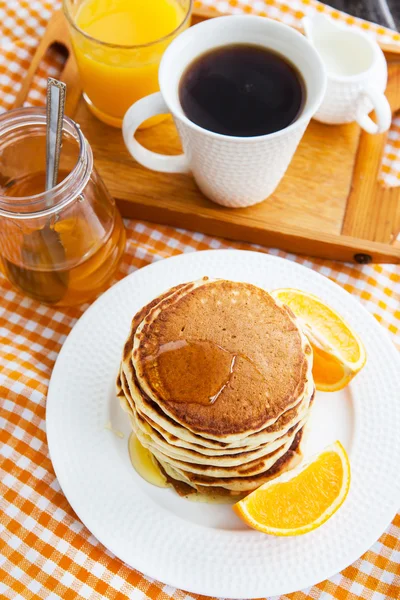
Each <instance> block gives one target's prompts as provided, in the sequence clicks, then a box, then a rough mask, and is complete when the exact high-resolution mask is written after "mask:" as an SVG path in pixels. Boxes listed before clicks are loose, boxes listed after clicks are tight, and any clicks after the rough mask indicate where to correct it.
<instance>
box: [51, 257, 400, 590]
mask: <svg viewBox="0 0 400 600" xmlns="http://www.w3.org/2000/svg"><path fill="white" fill-rule="evenodd" d="M238 252H239V253H241V254H247V255H258V256H260V257H261V256H262V257H263V259H265V260H266V261H272V262H276V263H279V262H284V263H288V262H289V263H290V264H291V265H292V267H293V268H294V269H299V270H301V271H303V272H307V273H308V274H309V275H310V276H311V278H313V277H316V278H317V279H319V278H322V279H323V280H324V282H325V285H328V286H330V287H332V288H335V289H337V288H338V289H340V290H341V293H343V294H345V295H346V297H347V298H348V299H350V302H351V303H355V304H357V308H358V309H361V311H362V313H363V314H364V317H366V318H368V319H369V320H370V322H371V323H373V324H374V327H375V328H376V331H379V336H380V337H382V338H383V339H385V343H386V344H389V345H390V347H391V348H392V350H394V355H396V356H397V361H398V364H399V367H400V357H399V356H398V354H397V349H396V347H395V346H394V344H393V342H392V340H391V339H390V336H389V334H388V332H387V331H386V330H385V329H384V328H383V327H382V326H381V325H380V324H379V323H378V321H376V319H375V318H374V317H373V315H372V314H371V313H370V312H369V311H368V310H367V309H366V308H365V307H364V306H363V305H362V304H361V302H359V300H358V299H357V298H356V297H354V296H352V294H350V293H349V292H347V290H345V289H344V288H343V287H342V286H340V285H339V284H337V283H335V282H334V281H332V280H331V279H329V278H328V277H326V276H324V275H323V274H321V273H318V272H317V271H314V270H313V269H309V268H308V267H307V266H304V265H302V264H299V263H297V262H294V261H292V260H290V259H286V258H282V257H279V256H275V255H271V254H267V253H264V252H262V251H252V250H240V249H210V250H201V251H197V252H188V253H182V254H178V255H175V256H171V257H168V258H165V259H160V260H156V261H154V262H153V263H150V264H148V265H145V266H144V267H141V268H139V269H135V270H134V271H133V272H132V273H130V274H128V275H127V276H126V277H124V278H123V279H121V280H120V281H118V282H116V283H115V284H114V285H113V286H112V287H111V288H109V289H108V290H107V291H106V292H104V293H103V294H102V295H101V296H100V297H99V298H97V300H95V302H93V304H91V305H90V306H89V307H88V308H87V309H86V310H85V312H84V313H83V314H82V315H81V317H80V318H79V319H78V320H77V321H76V323H75V324H74V326H73V328H72V329H71V331H70V332H69V334H68V336H67V338H66V339H65V341H64V343H63V345H62V347H61V349H60V351H59V353H58V356H57V359H56V362H55V364H54V367H53V371H52V374H51V378H50V382H49V387H48V394H47V401H46V435H47V443H48V449H49V455H50V459H51V462H52V466H53V469H54V471H55V474H56V478H57V480H58V483H59V485H60V487H61V490H62V492H63V494H64V495H65V497H66V499H67V501H68V503H69V504H70V506H71V507H72V509H73V511H74V512H75V513H76V515H77V516H78V518H79V519H80V521H81V522H82V523H83V524H84V526H85V527H86V528H87V529H88V531H90V532H91V533H92V534H93V535H94V537H96V539H97V540H98V541H99V542H100V543H101V544H102V545H103V546H104V547H105V548H106V549H108V550H110V551H111V552H112V553H113V554H114V555H115V556H116V557H117V558H118V559H119V560H121V561H123V562H124V563H125V564H126V565H128V566H129V567H130V568H133V569H136V570H138V571H140V572H141V573H142V574H143V575H145V576H146V577H150V578H155V579H158V580H159V581H160V582H162V584H166V585H169V586H171V587H176V588H178V589H182V590H184V591H187V592H189V593H195V594H205V595H209V596H217V597H224V598H232V599H234V598H238V597H239V596H238V595H237V594H236V595H234V594H232V590H231V589H230V590H228V589H226V590H223V589H221V588H220V587H219V589H218V590H216V589H214V586H212V585H211V586H209V587H208V588H206V589H203V590H199V588H198V586H196V585H194V586H191V585H190V581H185V583H184V585H182V584H181V583H179V582H177V581H176V578H175V580H174V578H172V579H169V577H168V576H164V575H163V576H162V577H161V578H160V577H159V576H158V575H157V574H151V573H150V572H149V571H148V569H147V568H146V567H143V566H141V565H140V566H133V565H131V564H130V563H129V562H128V561H127V559H126V557H125V558H124V557H123V556H121V554H122V555H123V554H124V552H122V553H121V552H120V551H119V549H115V548H114V547H113V544H110V543H109V542H107V543H105V542H104V541H103V539H102V538H103V536H102V533H101V526H100V525H99V528H97V526H93V524H91V525H90V526H88V525H87V524H86V523H87V519H86V518H85V519H84V518H82V516H81V510H80V507H78V506H76V505H75V501H74V499H73V500H72V501H71V499H70V494H69V493H68V494H67V493H66V492H65V491H64V490H65V489H66V488H68V483H67V482H66V481H65V479H64V476H63V475H62V474H61V473H60V469H59V466H60V465H59V464H55V463H54V462H53V451H52V449H51V446H53V443H54V442H53V441H52V439H53V434H52V433H50V432H51V429H52V428H51V426H50V427H48V423H49V422H50V419H51V417H49V416H48V415H49V414H50V413H51V410H52V409H51V406H52V402H51V401H50V403H49V398H50V397H51V396H52V388H53V387H54V386H55V384H54V381H55V378H53V375H54V373H56V375H57V370H58V368H60V366H58V368H57V363H59V364H61V362H62V360H63V356H64V354H65V353H67V352H68V350H69V346H70V344H73V343H74V341H75V337H76V336H79V334H80V330H81V329H82V328H83V327H84V326H85V323H86V320H87V319H89V318H90V317H91V315H92V314H93V312H95V311H96V310H98V307H99V306H100V305H101V304H102V303H103V302H106V300H105V297H106V296H107V295H108V294H109V293H110V292H111V291H112V290H114V288H117V287H118V288H120V287H123V286H124V285H126V280H127V279H134V278H135V277H136V276H137V275H138V274H139V273H141V272H142V271H144V270H152V269H156V270H157V269H159V268H160V266H159V265H160V264H162V263H163V262H165V261H169V262H172V261H173V262H180V261H182V260H183V261H190V259H191V258H193V256H195V255H198V254H205V253H206V254H217V253H218V254H220V253H224V254H226V255H227V254H234V253H238ZM49 407H50V411H49ZM53 449H54V446H53ZM56 462H57V461H56ZM397 511H398V506H396V507H395V508H393V514H392V516H391V517H390V518H388V522H387V524H386V525H385V529H383V530H382V531H381V533H383V532H384V531H385V530H386V529H387V527H388V526H389V525H390V523H391V521H392V519H393V517H394V516H395V515H396V513H397ZM89 520H90V519H89ZM191 526H193V527H201V526H200V525H196V524H194V523H193V524H191ZM99 529H100V531H99ZM98 533H100V535H98ZM222 533H225V532H222ZM226 533H228V532H226ZM374 541H376V540H374ZM370 546H371V544H369V545H368V547H367V548H365V549H364V550H363V551H362V552H361V553H360V554H359V556H357V557H355V558H353V559H352V560H351V562H349V561H348V559H347V558H344V559H343V560H342V561H339V560H337V566H338V568H337V570H336V571H335V573H338V572H340V571H342V570H343V569H344V568H346V567H347V566H349V564H352V562H354V561H355V560H357V559H358V558H359V557H360V556H362V554H363V553H364V552H365V551H367V550H368V549H369V548H370ZM335 573H332V572H331V569H329V568H326V569H325V570H323V569H321V571H320V573H319V577H318V579H316V580H314V581H313V582H311V583H310V578H309V577H308V576H307V575H306V576H305V577H304V580H303V581H299V583H298V584H296V586H295V587H288V588H286V589H285V590H284V591H279V592H276V591H274V592H273V594H272V595H276V594H289V593H293V592H295V591H299V590H301V589H304V588H306V587H309V586H310V585H316V584H318V583H320V582H321V581H324V580H325V579H328V578H329V577H332V576H333V575H334V574H335ZM218 586H219V584H218ZM218 586H217V587H218ZM259 592H260V594H261V595H265V593H264V592H263V591H262V590H259ZM256 595H259V594H255V593H254V592H251V594H250V595H246V594H240V597H241V598H254V597H255V596H256ZM268 595H269V596H270V595H271V593H270V592H269V593H268Z"/></svg>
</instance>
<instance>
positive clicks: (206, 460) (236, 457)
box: [131, 413, 306, 467]
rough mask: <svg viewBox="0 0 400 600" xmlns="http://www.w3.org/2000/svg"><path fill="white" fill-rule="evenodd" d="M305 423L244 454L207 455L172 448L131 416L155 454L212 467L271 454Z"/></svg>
mask: <svg viewBox="0 0 400 600" xmlns="http://www.w3.org/2000/svg"><path fill="white" fill-rule="evenodd" d="M305 421H306V419H304V420H303V421H300V422H299V423H297V424H296V426H295V427H293V428H292V429H291V430H289V431H288V432H287V433H285V434H283V435H282V436H281V437H279V438H277V439H276V440H275V441H274V442H271V443H269V444H265V445H264V446H260V447H258V448H255V449H250V450H249V449H246V450H244V451H242V452H237V453H235V454H226V453H225V454H214V455H205V454H202V453H201V452H196V451H193V450H188V449H185V448H176V447H173V446H170V445H169V444H167V443H166V442H165V441H163V440H162V438H161V439H160V437H157V435H155V432H154V431H153V430H152V429H151V427H149V426H148V425H147V430H145V424H144V423H142V424H139V418H138V417H137V416H136V415H134V414H133V413H132V414H131V424H132V428H133V430H134V432H135V433H136V435H137V437H138V439H139V441H140V443H141V444H142V445H143V446H145V447H146V448H148V449H149V450H150V451H152V452H153V450H154V451H157V452H160V453H161V454H164V455H166V456H168V457H169V458H171V459H176V460H178V461H184V462H189V463H193V464H195V465H196V464H198V465H211V466H215V467H217V466H222V467H233V466H240V465H243V464H246V463H249V462H251V461H253V460H256V459H258V458H262V457H264V456H266V455H268V454H271V453H272V452H273V451H274V450H276V449H278V448H280V447H281V446H283V445H284V444H286V443H287V442H288V441H293V439H294V436H295V433H296V432H297V431H298V430H299V429H300V428H301V427H303V426H304V425H305ZM153 453H154V452H153Z"/></svg>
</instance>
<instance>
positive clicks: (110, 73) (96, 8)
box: [63, 0, 192, 127]
mask: <svg viewBox="0 0 400 600" xmlns="http://www.w3.org/2000/svg"><path fill="white" fill-rule="evenodd" d="M63 5H64V12H65V15H66V17H67V20H68V23H69V27H70V32H71V38H72V44H73V47H74V51H75V55H76V59H77V62H78V67H79V72H80V76H81V82H82V87H83V92H84V98H85V100H86V102H87V104H88V106H89V108H90V110H91V111H92V112H93V113H94V114H95V115H96V116H97V117H98V118H99V119H101V120H102V121H104V122H105V123H108V124H109V125H113V126H115V127H121V126H122V119H123V116H124V114H125V112H126V111H127V109H128V108H129V107H130V106H131V105H132V104H133V103H134V102H136V101H137V100H139V99H140V98H142V97H144V96H147V95H148V94H151V93H153V92H156V91H158V90H159V86H158V66H159V64H160V60H161V56H162V54H163V52H164V50H165V49H166V48H167V46H168V45H169V44H170V43H171V42H172V40H173V39H174V38H175V37H176V36H177V35H178V34H179V33H181V32H182V31H183V30H184V29H186V28H187V27H188V26H189V24H190V16H191V10H192V0H63ZM150 121H153V123H154V120H150ZM148 124H150V125H151V124H152V123H148Z"/></svg>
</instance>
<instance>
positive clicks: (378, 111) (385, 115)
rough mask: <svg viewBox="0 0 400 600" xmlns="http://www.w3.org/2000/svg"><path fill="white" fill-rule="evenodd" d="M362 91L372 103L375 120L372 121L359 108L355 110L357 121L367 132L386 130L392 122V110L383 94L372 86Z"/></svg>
mask: <svg viewBox="0 0 400 600" xmlns="http://www.w3.org/2000/svg"><path fill="white" fill-rule="evenodd" d="M362 93H363V95H365V96H367V98H368V99H369V100H370V101H371V102H372V104H373V105H374V110H375V115H376V121H377V122H376V123H374V121H373V120H372V119H371V117H369V116H368V115H366V114H365V113H364V112H362V109H361V108H360V109H359V110H358V111H357V117H356V120H357V123H358V124H359V125H360V127H362V128H363V129H364V130H365V131H366V132H367V133H383V132H384V131H387V130H388V129H389V127H390V124H391V122H392V110H391V108H390V104H389V102H388V99H387V98H386V96H385V94H384V93H383V92H380V91H378V90H377V89H376V88H373V87H368V88H366V89H365V90H363V92H362Z"/></svg>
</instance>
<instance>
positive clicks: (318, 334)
mask: <svg viewBox="0 0 400 600" xmlns="http://www.w3.org/2000/svg"><path fill="white" fill-rule="evenodd" d="M271 294H272V296H273V297H274V298H275V299H276V300H279V301H280V302H282V303H283V304H286V305H287V306H288V307H289V308H290V309H291V310H292V311H293V312H294V314H295V315H296V317H298V318H299V321H300V324H301V325H302V327H303V330H304V333H305V334H306V335H307V337H308V339H309V341H310V343H311V346H312V348H313V351H314V364H313V377H314V382H315V386H316V388H317V390H320V391H322V392H335V391H337V390H341V389H342V388H344V387H345V386H346V385H347V384H348V383H349V382H350V381H351V380H352V379H353V377H354V376H355V375H356V374H357V373H358V372H359V371H360V370H361V369H362V367H363V366H364V365H365V361H366V354H365V348H364V346H363V344H362V342H361V340H360V339H359V337H358V335H357V334H356V333H355V331H354V330H353V329H352V328H351V327H350V326H349V325H348V324H347V323H345V321H344V320H343V318H342V317H341V316H340V315H339V314H338V313H337V312H336V311H334V310H333V309H332V308H330V307H329V306H327V305H326V304H325V303H324V302H322V300H320V299H319V298H317V297H316V296H313V294H309V293H307V292H302V291H301V290H295V289H290V288H286V289H279V290H274V291H273V292H271Z"/></svg>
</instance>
